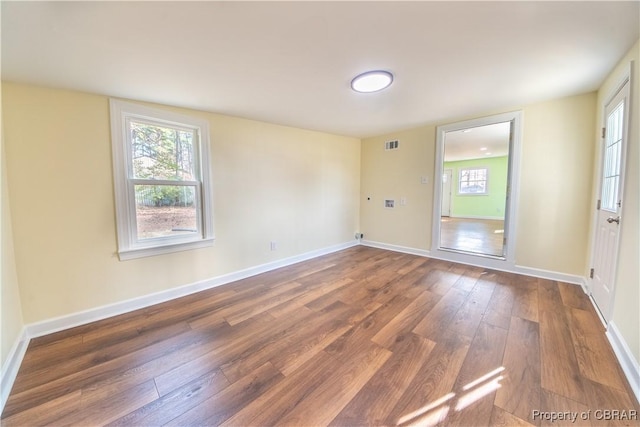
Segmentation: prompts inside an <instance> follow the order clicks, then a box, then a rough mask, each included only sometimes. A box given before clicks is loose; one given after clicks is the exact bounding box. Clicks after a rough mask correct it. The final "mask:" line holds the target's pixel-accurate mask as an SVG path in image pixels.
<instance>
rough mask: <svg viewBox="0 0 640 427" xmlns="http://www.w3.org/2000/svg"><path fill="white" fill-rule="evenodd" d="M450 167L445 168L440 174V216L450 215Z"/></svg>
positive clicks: (451, 174)
mask: <svg viewBox="0 0 640 427" xmlns="http://www.w3.org/2000/svg"><path fill="white" fill-rule="evenodd" d="M452 176H453V173H452V172H451V169H445V170H444V173H443V174H442V207H441V211H442V212H441V215H442V216H451V179H452Z"/></svg>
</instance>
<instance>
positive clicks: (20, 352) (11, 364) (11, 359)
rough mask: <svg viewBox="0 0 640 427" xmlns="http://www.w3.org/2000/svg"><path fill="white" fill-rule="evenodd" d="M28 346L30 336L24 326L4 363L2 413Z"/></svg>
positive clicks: (0, 391)
mask: <svg viewBox="0 0 640 427" xmlns="http://www.w3.org/2000/svg"><path fill="white" fill-rule="evenodd" d="M28 346H29V338H28V336H27V329H26V328H25V327H23V328H22V331H21V332H20V334H19V335H18V338H17V339H16V341H15V342H14V343H13V346H12V347H11V350H10V351H9V354H8V355H7V360H5V363H4V364H3V365H2V371H1V372H0V413H2V411H3V410H4V405H5V404H6V403H7V399H8V398H9V394H10V393H11V389H12V388H13V383H14V382H15V380H16V377H17V376H18V370H20V365H21V364H22V359H23V358H24V355H25V353H26V352H27V347H28Z"/></svg>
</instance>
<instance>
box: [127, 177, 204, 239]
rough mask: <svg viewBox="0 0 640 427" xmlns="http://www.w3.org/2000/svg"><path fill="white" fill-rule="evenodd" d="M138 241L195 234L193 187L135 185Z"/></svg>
mask: <svg viewBox="0 0 640 427" xmlns="http://www.w3.org/2000/svg"><path fill="white" fill-rule="evenodd" d="M135 194H136V224H137V232H138V239H152V238H155V237H167V236H176V235H185V234H187V235H188V234H193V235H195V234H197V233H198V216H197V211H196V206H197V202H196V187H195V186H184V185H136V186H135Z"/></svg>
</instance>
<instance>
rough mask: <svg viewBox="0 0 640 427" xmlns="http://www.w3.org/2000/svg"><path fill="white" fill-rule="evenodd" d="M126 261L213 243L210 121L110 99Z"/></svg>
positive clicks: (120, 231)
mask: <svg viewBox="0 0 640 427" xmlns="http://www.w3.org/2000/svg"><path fill="white" fill-rule="evenodd" d="M111 135H112V144H113V169H114V180H115V193H116V218H117V230H118V253H119V255H120V259H121V260H125V259H131V258H138V257H143V256H150V255H156V254H162V253H169V252H175V251H180V250H185V249H193V248H199V247H204V246H209V245H211V244H212V243H213V220H212V213H213V211H212V208H211V203H212V196H211V183H210V178H209V153H208V152H209V125H208V123H207V122H206V121H203V120H198V119H194V118H190V117H185V116H180V115H176V114H172V113H169V112H166V111H163V110H157V109H153V108H147V107H143V106H140V105H137V104H131V103H127V102H123V101H117V100H111Z"/></svg>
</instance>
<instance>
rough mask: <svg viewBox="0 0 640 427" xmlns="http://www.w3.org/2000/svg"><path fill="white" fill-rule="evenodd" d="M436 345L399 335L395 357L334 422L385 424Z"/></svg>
mask: <svg viewBox="0 0 640 427" xmlns="http://www.w3.org/2000/svg"><path fill="white" fill-rule="evenodd" d="M425 292H428V291H425ZM434 346H435V343H434V342H432V341H429V340H427V339H425V338H422V337H419V336H418V335H415V334H412V333H408V334H405V335H400V336H398V340H397V341H394V345H393V354H392V355H391V357H389V359H388V360H387V361H386V363H385V364H384V365H383V366H382V367H381V368H380V369H379V370H378V371H377V372H376V373H375V375H373V377H372V378H371V380H370V381H369V382H367V383H366V385H365V386H364V387H363V388H362V389H361V390H360V391H359V392H358V394H356V396H355V397H354V398H353V399H352V400H351V401H350V402H349V403H348V404H347V405H346V406H345V407H344V409H342V411H341V412H340V413H339V414H338V415H337V416H336V417H335V418H334V419H333V420H332V421H331V423H330V425H333V426H341V425H349V426H354V425H383V424H384V421H385V419H386V417H387V416H388V415H389V413H390V412H391V410H392V409H393V407H394V406H395V405H396V403H397V402H398V400H399V399H400V397H401V396H402V393H404V392H405V391H406V390H407V389H408V387H409V384H411V381H412V380H413V378H414V377H415V375H416V373H417V372H418V370H419V369H420V368H421V367H422V365H423V364H424V363H425V362H426V361H427V359H428V357H429V354H430V352H431V350H433V347H434Z"/></svg>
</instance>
